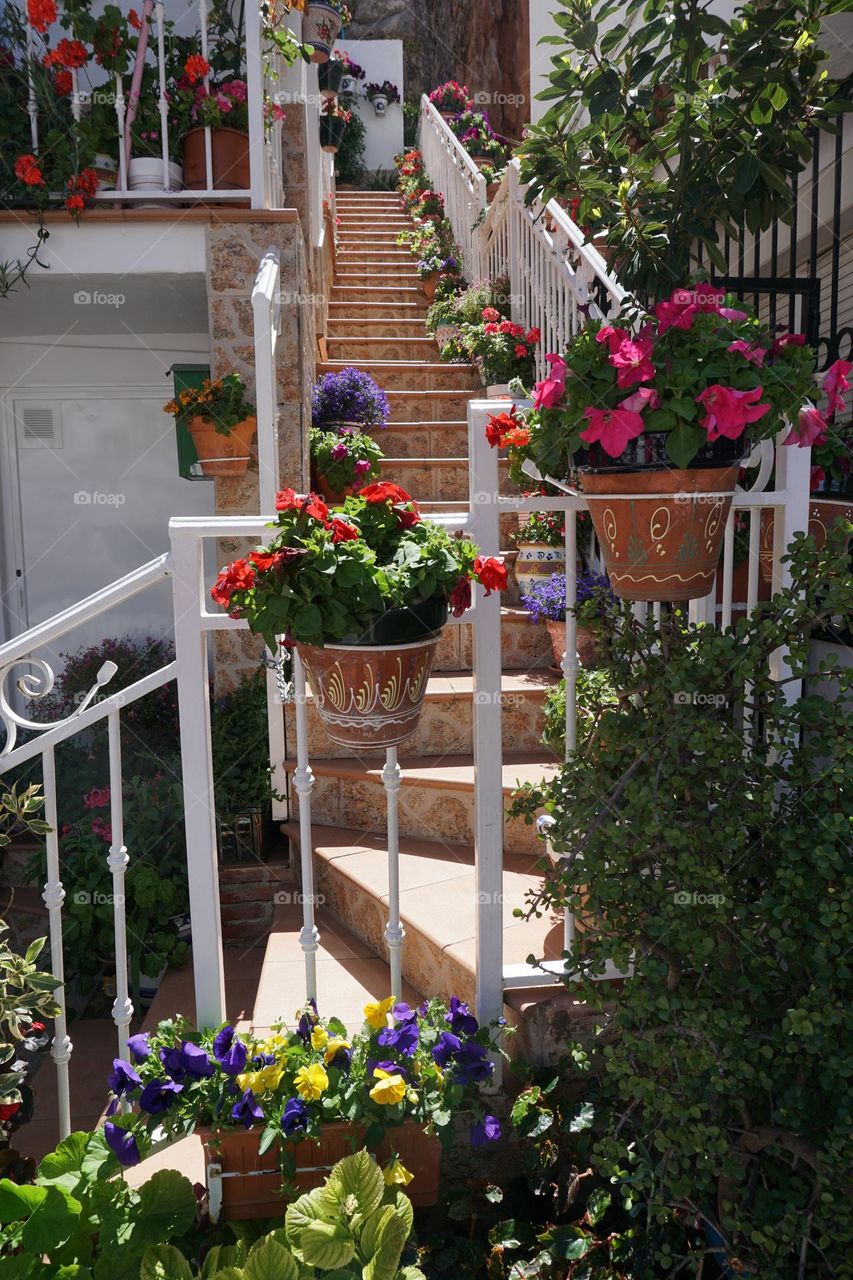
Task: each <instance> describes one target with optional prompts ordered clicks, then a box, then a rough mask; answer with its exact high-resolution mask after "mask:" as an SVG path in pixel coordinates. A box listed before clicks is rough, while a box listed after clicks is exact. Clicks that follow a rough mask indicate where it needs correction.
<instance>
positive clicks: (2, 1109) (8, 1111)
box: [0, 1102, 21, 1124]
mask: <svg viewBox="0 0 853 1280" xmlns="http://www.w3.org/2000/svg"><path fill="white" fill-rule="evenodd" d="M20 1109H21V1104H20V1102H0V1124H3V1123H4V1122H5V1121H6V1120H11V1119H12V1117H13V1116H16V1115H17V1114H18V1112H19V1111H20Z"/></svg>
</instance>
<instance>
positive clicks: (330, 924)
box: [164, 824, 421, 1035]
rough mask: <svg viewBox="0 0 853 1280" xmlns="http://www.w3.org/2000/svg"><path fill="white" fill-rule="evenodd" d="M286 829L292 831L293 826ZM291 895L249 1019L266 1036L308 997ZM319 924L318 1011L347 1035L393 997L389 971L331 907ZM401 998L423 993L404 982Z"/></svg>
mask: <svg viewBox="0 0 853 1280" xmlns="http://www.w3.org/2000/svg"><path fill="white" fill-rule="evenodd" d="M297 825H298V824H297ZM283 829H284V828H283ZM286 829H287V830H288V832H289V826H288V827H287V828H286ZM289 896H290V898H291V900H290V901H288V900H287V899H288V895H287V893H286V892H283V893H281V894H280V895H279V901H278V902H277V903H276V906H275V912H274V915H273V919H272V924H271V926H270V932H269V937H268V938H267V943H266V952H265V954H264V959H263V965H262V968H261V976H260V980H259V982H258V986H257V992H256V994H255V999H254V1008H253V1010H252V1019H251V1022H252V1029H253V1030H254V1031H255V1033H256V1034H258V1035H264V1034H266V1033H267V1032H269V1030H270V1028H271V1027H272V1025H273V1023H276V1022H280V1021H281V1020H282V1019H284V1020H285V1021H286V1022H287V1023H288V1024H289V1025H290V1026H293V1024H294V1013H295V1012H296V1010H297V1008H298V1007H299V1005H301V1004H302V1003H303V1001H304V999H305V958H304V954H303V951H302V948H301V946H300V945H299V934H300V931H301V929H302V903H301V894H300V892H299V890H298V888H297V886H296V885H294V892H293V893H292V894H291V895H289ZM315 922H316V925H317V928H318V930H319V933H320V942H319V947H318V950H317V952H316V965H317V1005H318V1008H319V1009H320V1012H321V1013H322V1014H324V1015H325V1016H326V1017H331V1016H334V1017H337V1018H340V1019H341V1021H342V1022H343V1023H344V1024H345V1025H346V1027H347V1030H348V1031H351V1032H355V1031H357V1030H358V1029H359V1028H360V1027H361V1026H362V1024H363V1023H364V1006H365V1004H367V1002H368V1001H369V1000H383V999H384V998H385V997H386V996H387V995H389V994H390V991H391V973H390V970H389V969H388V965H387V964H386V962H385V960H384V959H380V956H382V954H383V952H382V951H381V950H380V951H379V952H378V953H377V951H376V949H375V948H374V947H372V946H370V945H369V943H366V942H365V941H364V939H363V938H360V937H359V936H358V935H357V934H355V933H353V932H352V930H351V929H348V928H347V926H346V924H344V923H342V922H341V920H340V919H338V918H337V917H336V916H335V915H333V914H332V912H331V911H330V910H329V909H328V908H327V907H325V906H322V905H321V906H318V907H317V909H316V912H315ZM403 999H404V1000H406V1001H408V1002H409V1003H410V1004H413V1005H414V1004H418V1003H419V1001H420V999H421V994H420V993H419V992H418V991H416V990H415V989H414V988H413V987H411V986H409V984H408V983H404V984H403ZM174 1007H180V1008H183V1007H184V1006H183V1005H180V1006H173V1007H172V1008H170V1009H169V1010H168V1011H167V1012H168V1013H172V1012H173V1011H174ZM164 1016H165V1015H164Z"/></svg>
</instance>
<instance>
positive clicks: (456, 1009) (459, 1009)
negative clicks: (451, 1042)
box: [444, 996, 480, 1036]
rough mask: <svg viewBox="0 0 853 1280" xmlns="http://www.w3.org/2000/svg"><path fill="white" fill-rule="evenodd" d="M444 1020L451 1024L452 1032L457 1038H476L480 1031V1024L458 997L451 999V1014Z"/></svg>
mask: <svg viewBox="0 0 853 1280" xmlns="http://www.w3.org/2000/svg"><path fill="white" fill-rule="evenodd" d="M444 1020H445V1022H449V1023H450V1030H451V1031H452V1032H454V1034H455V1035H457V1036H475V1035H476V1034H477V1032H478V1031H479V1030H480V1024H479V1022H478V1021H477V1019H476V1018H475V1017H474V1015H473V1013H472V1012H471V1010H470V1009H469V1008H468V1006H467V1004H465V1002H464V1000H460V999H459V997H458V996H451V997H450V1012H449V1013H446V1014H445V1015H444Z"/></svg>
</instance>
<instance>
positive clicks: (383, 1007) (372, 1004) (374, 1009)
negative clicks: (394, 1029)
mask: <svg viewBox="0 0 853 1280" xmlns="http://www.w3.org/2000/svg"><path fill="white" fill-rule="evenodd" d="M393 1003H394V997H393V996H389V997H388V999H387V1000H370V1001H368V1003H367V1004H366V1005H365V1006H364V1018H365V1021H366V1022H367V1025H368V1026H369V1027H372V1028H373V1030H374V1031H381V1030H382V1029H383V1028H384V1027H386V1026H387V1025H388V1010H389V1009H390V1008H391V1005H392V1004H393Z"/></svg>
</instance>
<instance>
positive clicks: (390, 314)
mask: <svg viewBox="0 0 853 1280" xmlns="http://www.w3.org/2000/svg"><path fill="white" fill-rule="evenodd" d="M377 310H378V311H379V314H378V315H371V316H362V315H356V316H354V315H352V314H350V315H346V314H345V313H344V314H342V315H336V314H335V313H334V312H332V310H331V308H330V310H329V324H328V330H327V339H328V342H330V343H331V342H340V340H341V339H342V338H350V339H352V338H355V339H357V340H360V341H362V342H363V341H364V340H365V339H367V338H370V339H371V340H374V341H375V340H378V341H380V342H381V341H383V340H385V339H387V338H406V339H408V340H411V339H414V338H417V339H422V340H424V341H426V340H427V338H429V341H430V342H432V343H433V345H435V339H434V338H431V337H429V335H428V334H427V331H426V318H425V315H423V314H420V315H419V314H414V315H405V314H402V315H401V314H400V312H399V310H398V308H396V307H391V306H388V307H384V308H377ZM341 311H344V308H341ZM409 349H410V348H409V347H408V345H407V346H406V350H407V351H408V350H409Z"/></svg>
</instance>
